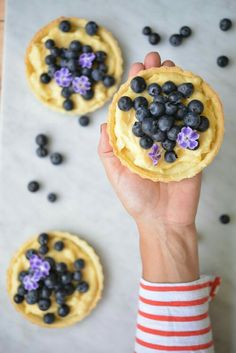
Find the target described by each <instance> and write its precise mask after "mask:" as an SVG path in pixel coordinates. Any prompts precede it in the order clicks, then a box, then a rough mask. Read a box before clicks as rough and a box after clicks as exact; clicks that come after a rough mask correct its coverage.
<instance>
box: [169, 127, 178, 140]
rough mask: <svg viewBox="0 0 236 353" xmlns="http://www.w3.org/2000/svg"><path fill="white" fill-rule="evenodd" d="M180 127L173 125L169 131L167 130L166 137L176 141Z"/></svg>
mask: <svg viewBox="0 0 236 353" xmlns="http://www.w3.org/2000/svg"><path fill="white" fill-rule="evenodd" d="M180 130H181V127H180V126H178V125H174V126H173V127H172V128H171V129H170V130H169V131H167V137H168V139H169V140H171V141H176V139H177V136H178V133H179V132H180Z"/></svg>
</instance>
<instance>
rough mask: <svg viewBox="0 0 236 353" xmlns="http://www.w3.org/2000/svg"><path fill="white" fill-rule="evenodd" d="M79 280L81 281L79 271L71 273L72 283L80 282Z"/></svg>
mask: <svg viewBox="0 0 236 353" xmlns="http://www.w3.org/2000/svg"><path fill="white" fill-rule="evenodd" d="M81 279H82V273H81V271H76V272H74V273H73V280H74V281H78V282H79V281H81Z"/></svg>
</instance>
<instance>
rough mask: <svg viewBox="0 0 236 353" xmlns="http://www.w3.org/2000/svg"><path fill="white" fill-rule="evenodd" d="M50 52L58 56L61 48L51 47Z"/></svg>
mask: <svg viewBox="0 0 236 353" xmlns="http://www.w3.org/2000/svg"><path fill="white" fill-rule="evenodd" d="M50 53H51V55H52V56H55V57H57V56H60V53H61V50H60V49H59V48H57V47H55V48H52V49H51V50H50ZM53 64H55V63H52V65H53ZM49 65H50V64H49Z"/></svg>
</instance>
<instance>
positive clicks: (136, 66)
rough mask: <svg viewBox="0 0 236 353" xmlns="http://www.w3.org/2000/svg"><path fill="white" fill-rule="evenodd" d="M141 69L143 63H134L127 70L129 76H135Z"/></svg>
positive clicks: (142, 68)
mask: <svg viewBox="0 0 236 353" xmlns="http://www.w3.org/2000/svg"><path fill="white" fill-rule="evenodd" d="M141 70H144V65H143V64H142V63H134V64H133V65H131V68H130V70H129V77H132V76H135V75H136V74H137V73H138V72H139V71H141Z"/></svg>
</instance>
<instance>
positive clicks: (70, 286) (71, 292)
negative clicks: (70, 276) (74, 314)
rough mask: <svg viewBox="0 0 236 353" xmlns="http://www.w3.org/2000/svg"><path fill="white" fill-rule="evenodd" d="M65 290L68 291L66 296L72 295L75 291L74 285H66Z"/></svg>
mask: <svg viewBox="0 0 236 353" xmlns="http://www.w3.org/2000/svg"><path fill="white" fill-rule="evenodd" d="M64 289H65V291H66V295H71V294H73V293H74V291H75V286H74V285H73V283H68V284H66V285H64Z"/></svg>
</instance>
